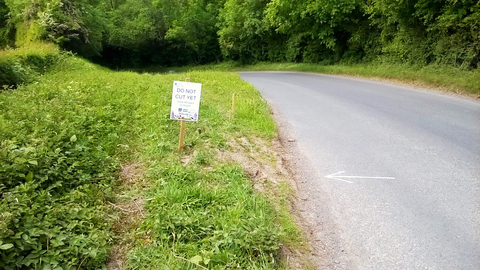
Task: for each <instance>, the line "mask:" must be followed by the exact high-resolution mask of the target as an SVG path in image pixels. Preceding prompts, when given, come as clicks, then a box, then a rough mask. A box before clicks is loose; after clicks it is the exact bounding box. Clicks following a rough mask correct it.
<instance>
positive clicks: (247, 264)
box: [0, 56, 298, 269]
mask: <svg viewBox="0 0 480 270" xmlns="http://www.w3.org/2000/svg"><path fill="white" fill-rule="evenodd" d="M186 77H189V78H190V80H191V81H192V82H200V83H202V84H203V90H202V101H201V107H200V117H199V118H200V121H199V122H198V123H187V131H186V138H185V142H186V144H185V152H184V154H183V156H179V155H178V154H177V153H176V147H177V143H178V131H179V122H175V121H171V120H169V111H170V101H171V91H172V81H173V80H184V79H185V78H186ZM232 93H235V94H236V96H237V99H238V100H239V102H238V104H237V110H236V112H235V115H232V112H231V96H232ZM275 134H276V127H275V124H274V122H273V120H272V119H271V117H270V115H269V109H268V106H267V104H266V103H265V101H263V100H262V99H261V98H260V96H259V93H258V92H257V91H256V90H255V89H254V88H253V87H251V86H250V85H248V84H247V83H245V82H243V81H242V80H241V79H240V77H239V76H238V75H235V74H229V73H222V72H200V71H192V72H188V73H185V74H172V75H162V76H160V75H153V74H141V75H139V74H137V73H133V72H113V71H110V70H108V69H105V68H101V67H99V66H96V65H93V64H91V63H89V62H87V61H85V60H82V59H80V58H77V57H73V56H65V57H64V58H63V60H62V61H60V62H58V63H57V64H56V65H54V67H53V69H50V70H49V71H47V72H46V73H45V74H44V75H43V76H37V77H35V82H32V83H30V84H26V85H23V86H20V87H18V89H16V90H15V91H5V92H2V93H0V180H1V181H0V190H2V200H1V202H0V212H1V213H2V214H1V215H0V254H1V257H2V259H1V260H0V268H3V269H17V268H37V269H43V268H56V267H57V268H58V267H61V268H63V269H79V268H84V269H98V268H102V267H104V266H105V264H106V262H107V261H108V258H109V256H110V255H109V254H110V248H111V246H112V245H113V244H114V243H115V242H117V241H118V240H116V239H119V238H121V236H118V235H115V234H114V233H113V230H112V226H113V224H114V222H115V221H118V220H119V211H121V210H119V209H121V208H118V207H112V206H111V205H115V204H117V203H119V202H121V201H122V200H123V197H122V196H119V194H117V193H118V186H119V185H120V183H119V181H118V174H119V171H120V167H121V164H124V163H138V164H142V166H143V167H144V168H145V173H144V176H143V177H144V178H145V179H146V180H145V185H143V187H140V188H146V189H145V190H142V189H140V190H139V191H138V196H141V197H143V198H144V201H145V202H146V205H145V208H146V210H147V213H146V215H145V219H144V221H143V223H142V225H141V227H140V228H139V229H138V230H137V229H135V228H133V229H132V230H134V231H133V232H132V233H133V234H134V235H135V236H134V238H135V239H134V243H133V244H132V251H131V253H130V255H128V258H129V261H128V262H127V265H128V267H129V268H132V269H162V268H165V269H171V268H174V269H179V268H182V269H183V268H185V269H189V268H195V267H196V265H202V266H204V267H207V268H210V269H225V268H233V267H235V268H238V267H240V268H244V269H272V268H275V267H278V263H279V262H278V257H277V251H278V249H279V247H280V245H281V241H284V239H287V238H288V236H286V235H285V232H286V229H285V228H284V227H282V225H281V224H282V223H281V222H279V219H283V220H288V218H289V217H285V215H284V214H282V215H278V214H277V211H276V210H275V209H274V208H273V207H272V205H271V203H270V202H268V200H267V199H266V198H265V197H264V196H263V195H261V194H259V193H257V192H255V191H254V190H253V188H252V183H251V182H250V180H249V178H248V177H247V175H246V174H245V173H244V172H243V170H242V168H241V167H240V166H239V165H238V164H233V163H230V162H227V161H224V160H221V159H219V158H218V157H217V155H216V153H217V151H218V149H224V150H231V151H233V149H229V147H230V146H229V143H228V142H229V141H230V140H232V139H235V138H241V137H247V138H264V139H271V138H273V137H274V136H275ZM183 158H189V159H190V162H188V163H185V162H182V159H183ZM124 185H125V184H124ZM132 188H134V187H133V186H132ZM125 189H128V188H124V190H125ZM120 195H121V194H120ZM289 224H292V223H291V222H290V223H289ZM288 232H290V233H291V232H296V233H298V231H295V230H293V231H292V230H291V228H288Z"/></svg>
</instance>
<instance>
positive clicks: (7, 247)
mask: <svg viewBox="0 0 480 270" xmlns="http://www.w3.org/2000/svg"><path fill="white" fill-rule="evenodd" d="M12 247H13V244H5V245H1V246H0V249H3V250H6V249H10V248H12Z"/></svg>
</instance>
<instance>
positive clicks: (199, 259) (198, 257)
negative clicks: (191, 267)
mask: <svg viewBox="0 0 480 270" xmlns="http://www.w3.org/2000/svg"><path fill="white" fill-rule="evenodd" d="M190 261H192V262H194V263H196V264H200V263H201V262H202V261H203V259H202V256H200V255H197V256H194V257H192V258H190Z"/></svg>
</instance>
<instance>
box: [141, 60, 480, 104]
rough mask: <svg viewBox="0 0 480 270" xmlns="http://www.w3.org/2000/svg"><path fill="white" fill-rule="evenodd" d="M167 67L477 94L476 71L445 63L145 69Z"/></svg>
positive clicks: (478, 72) (479, 88)
mask: <svg viewBox="0 0 480 270" xmlns="http://www.w3.org/2000/svg"><path fill="white" fill-rule="evenodd" d="M170 70H173V71H178V72H185V71H192V70H213V71H302V72H314V73H322V74H332V75H346V76H353V77H364V78H375V79H384V80H390V81H394V82H397V83H404V84H413V85H416V86H419V87H425V88H436V89H440V90H442V91H448V92H453V93H457V94H463V95H468V96H472V97H474V98H479V97H480V84H479V83H478V82H480V70H479V69H476V70H466V69H460V68H455V67H449V66H441V65H428V66H411V65H404V64H389V63H380V62H378V63H376V62H373V63H365V64H336V65H321V64H305V63H266V62H263V63H257V64H255V65H246V66H242V65H238V64H235V63H228V62H227V63H221V64H215V65H206V66H192V67H181V68H170V69H158V68H151V69H146V70H145V71H148V72H160V73H166V72H169V71H170Z"/></svg>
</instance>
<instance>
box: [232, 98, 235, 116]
mask: <svg viewBox="0 0 480 270" xmlns="http://www.w3.org/2000/svg"><path fill="white" fill-rule="evenodd" d="M232 117H235V93H233V94H232Z"/></svg>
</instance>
